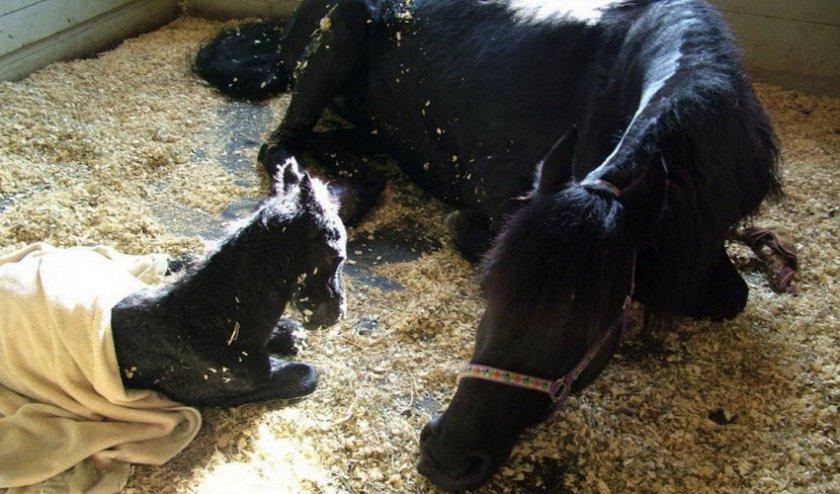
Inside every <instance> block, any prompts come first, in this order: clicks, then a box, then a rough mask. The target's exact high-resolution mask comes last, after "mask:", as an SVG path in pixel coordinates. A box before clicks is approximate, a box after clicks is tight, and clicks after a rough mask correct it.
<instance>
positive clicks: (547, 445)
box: [0, 18, 840, 493]
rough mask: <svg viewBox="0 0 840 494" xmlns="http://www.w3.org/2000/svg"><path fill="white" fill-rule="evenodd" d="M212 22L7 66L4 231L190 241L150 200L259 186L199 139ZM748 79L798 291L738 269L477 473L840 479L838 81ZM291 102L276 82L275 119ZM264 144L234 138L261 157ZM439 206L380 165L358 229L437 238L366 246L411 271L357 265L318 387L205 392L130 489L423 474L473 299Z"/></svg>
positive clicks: (340, 484)
mask: <svg viewBox="0 0 840 494" xmlns="http://www.w3.org/2000/svg"><path fill="white" fill-rule="evenodd" d="M223 25H224V24H221V23H217V22H211V21H205V20H198V19H190V18H185V19H180V20H178V21H176V22H175V23H173V24H172V25H170V26H167V27H166V28H164V29H162V30H160V31H158V32H155V33H151V34H149V35H146V36H142V37H140V38H137V39H134V40H130V41H128V42H126V43H124V44H123V45H122V46H120V47H119V48H117V49H116V50H114V51H111V52H108V53H105V54H103V55H101V56H100V57H98V58H96V59H91V60H80V61H74V62H68V63H61V64H55V65H52V66H50V67H49V68H47V69H45V70H43V71H41V72H39V73H37V74H35V75H33V76H31V77H30V78H29V79H27V80H25V81H23V82H21V83H2V84H0V165H2V166H0V238H2V243H3V244H2V246H0V247H2V249H3V250H6V249H10V248H13V247H15V246H18V245H20V244H22V243H25V242H30V241H34V240H47V241H50V242H53V243H56V244H59V245H73V244H90V243H96V242H103V243H107V244H111V245H114V246H116V247H118V248H120V249H122V250H124V251H126V252H132V253H147V252H152V251H161V250H162V251H167V252H171V253H177V252H179V251H181V250H192V251H199V250H201V249H202V248H203V244H202V242H201V240H200V239H199V238H198V237H197V236H183V235H180V234H178V233H177V232H173V231H172V229H171V228H170V226H169V225H168V224H167V223H166V221H164V220H162V219H161V217H160V215H158V214H157V212H158V211H159V210H160V208H161V207H162V206H160V205H161V204H164V205H165V206H167V207H168V208H169V209H171V210H173V211H175V213H172V214H175V215H177V214H179V213H178V211H184V209H183V208H187V209H186V210H190V209H198V210H201V211H204V212H205V213H206V214H208V215H211V217H217V215H218V213H219V211H220V210H222V209H224V208H225V205H226V204H228V203H229V202H230V201H231V200H232V199H233V198H236V197H239V196H244V195H248V194H258V193H259V192H260V185H261V182H260V180H259V179H257V180H254V177H257V176H258V175H259V174H260V173H261V170H260V169H259V168H258V167H256V166H251V167H249V168H247V169H245V170H244V171H242V170H240V171H238V172H236V173H234V172H231V171H230V170H228V169H226V168H224V167H221V166H219V164H218V163H217V162H216V161H215V160H214V159H212V158H211V157H212V156H215V155H216V154H218V153H219V152H220V151H219V148H220V147H222V146H223V145H224V142H220V138H219V137H218V135H219V133H218V130H219V129H218V124H219V122H218V116H217V115H218V111H219V109H220V108H221V107H222V106H223V105H225V104H227V100H225V98H223V97H222V96H220V95H219V94H217V93H216V92H214V91H212V90H210V89H209V88H207V87H206V86H204V85H203V84H201V82H200V81H198V79H197V78H196V77H194V76H193V75H192V74H191V73H190V70H189V67H190V60H191V57H192V55H193V54H194V53H195V51H196V50H197V48H198V47H199V45H200V44H201V42H202V41H204V40H206V39H207V38H209V37H210V36H212V35H213V34H214V33H215V32H216V31H217V30H218V29H220V28H221V27H222V26H223ZM758 92H759V95H760V97H761V99H762V100H763V101H764V103H765V104H766V105H767V107H768V109H769V111H770V113H771V115H772V117H773V119H774V120H775V122H776V125H777V130H778V132H779V135H780V137H781V140H782V144H783V147H784V155H783V157H784V164H783V173H784V178H785V181H786V192H787V194H788V197H787V199H785V200H784V201H782V202H781V203H779V204H776V205H771V206H769V207H766V208H765V210H764V211H763V213H762V215H761V216H760V217H759V219H758V220H757V224H758V225H759V226H767V227H779V226H781V227H783V228H784V229H785V230H786V231H787V232H789V233H790V234H791V235H792V237H793V238H794V239H795V240H796V242H797V244H798V245H797V246H798V249H799V254H800V259H801V261H802V265H803V266H802V272H801V274H800V283H799V287H800V296H799V297H796V298H793V297H789V296H781V295H777V294H775V293H773V292H772V291H771V290H770V289H769V288H768V286H767V283H766V281H765V279H764V277H763V275H762V273H761V272H760V271H747V272H746V273H745V274H746V277H747V280H748V282H749V284H750V288H751V295H750V302H749V305H748V306H747V310H746V311H745V313H744V314H743V315H741V316H740V317H739V318H738V319H737V320H735V321H732V322H728V323H709V322H700V323H693V322H687V323H683V324H680V325H679V326H677V327H676V328H674V329H673V330H672V331H668V332H662V333H656V334H654V335H653V339H654V343H652V344H649V345H650V347H649V349H648V351H643V352H634V351H630V345H629V344H628V345H626V346H625V348H624V350H623V353H622V355H619V356H618V357H617V358H616V360H615V361H614V363H613V364H612V365H611V366H610V367H609V368H608V370H607V371H606V372H605V373H604V374H603V375H602V376H601V378H599V380H598V381H597V382H596V383H595V384H594V385H593V386H592V387H590V388H589V389H588V390H587V391H586V392H585V393H584V394H583V395H581V396H579V397H576V398H573V399H571V400H570V401H569V403H568V404H567V405H566V406H565V407H564V408H563V410H562V411H561V412H560V413H559V414H558V415H557V416H555V417H554V418H553V419H552V420H551V421H549V422H548V423H546V424H543V425H541V426H539V427H537V428H535V429H533V430H531V431H529V432H528V433H526V434H525V435H524V437H523V438H522V440H521V441H520V443H519V444H518V446H517V447H516V448H515V450H514V453H513V457H512V459H511V461H510V462H509V463H508V465H507V466H506V467H504V468H503V469H502V471H501V472H500V474H499V475H497V476H496V477H494V479H493V480H492V481H491V483H490V484H488V485H487V486H486V487H485V488H483V489H482V492H487V493H490V492H493V493H495V492H558V491H561V490H563V489H564V488H566V489H569V490H571V491H574V492H593V493H607V492H691V491H696V492H785V491H787V492H813V493H822V492H840V473H839V472H840V466H838V458H840V443H838V441H840V438H838V429H839V428H840V419H838V417H840V414H838V413H837V412H838V410H837V407H838V403H840V386H838V376H839V375H840V372H839V371H840V369H838V362H840V352H838V348H839V347H840V342H838V339H840V331H839V330H838V329H840V309H838V307H840V289H838V281H837V280H838V279H840V278H838V268H840V264H838V259H839V258H840V257H838V254H840V248H839V247H840V246H839V245H838V242H840V240H838V239H840V220H838V217H837V213H838V207H840V204H838V200H837V197H838V195H837V194H838V193H837V190H838V186H840V158H838V156H840V100H836V99H831V98H824V97H814V96H806V95H802V94H798V93H795V92H789V91H784V90H781V89H778V88H775V87H772V86H768V85H763V84H759V85H758ZM287 103H288V96H287V95H284V96H281V97H279V98H276V99H274V100H272V101H271V102H270V103H269V108H270V109H271V110H273V111H274V117H273V120H274V123H276V122H278V121H279V119H280V118H281V117H282V112H283V111H284V109H285V105H286V104H287ZM208 129H215V130H213V131H208ZM266 130H268V127H267V128H266ZM256 145H257V143H255V144H254V147H252V148H248V149H246V150H245V151H244V152H245V153H246V155H247V156H246V157H248V158H250V159H251V160H252V161H253V159H254V157H255V156H256ZM243 184H244V185H243ZM262 185H263V186H264V183H262ZM179 208H181V209H179ZM445 211H446V210H445V208H444V207H442V206H441V205H440V204H438V203H436V202H434V201H428V200H427V199H424V196H423V195H422V194H420V193H418V191H417V190H416V189H414V188H412V187H411V186H409V185H407V184H405V183H402V182H400V183H397V184H395V185H392V186H390V187H389V188H388V192H387V193H386V195H385V198H384V199H383V204H382V206H381V207H380V208H379V209H378V210H377V211H376V212H374V213H373V214H372V215H371V216H370V217H369V218H368V219H366V221H365V223H363V224H362V225H360V226H359V228H357V229H356V230H355V231H354V232H353V233H352V234H353V235H354V236H356V237H357V238H360V237H363V236H364V237H367V236H370V237H371V238H373V236H375V235H376V234H377V230H378V229H379V228H380V227H384V226H387V225H391V224H394V223H398V222H400V221H401V220H405V219H411V220H414V221H416V222H418V223H419V224H420V225H421V226H423V227H424V228H428V229H429V232H430V234H431V235H433V236H435V237H436V238H439V239H441V240H442V242H443V245H444V246H443V248H441V249H439V250H432V251H429V252H426V253H425V254H423V255H422V256H421V257H419V258H418V259H415V260H409V261H406V262H398V263H388V262H382V263H380V264H378V265H376V266H373V267H370V272H372V273H373V274H374V275H376V276H381V277H384V278H387V279H390V280H393V281H394V282H396V283H398V284H399V285H401V286H402V287H404V289H403V290H392V289H382V288H376V287H373V286H370V285H369V284H366V283H363V282H361V281H359V280H358V279H356V278H352V279H349V280H348V287H347V289H348V294H349V317H348V319H347V320H346V321H343V322H342V323H341V324H339V325H336V326H334V327H332V328H327V329H324V330H320V331H316V332H311V333H309V335H308V337H307V339H306V343H305V345H304V346H305V347H304V349H303V350H302V354H301V358H302V359H304V360H306V361H308V362H311V363H313V364H315V365H316V366H318V367H319V369H320V371H321V374H322V378H321V384H320V387H319V389H318V391H317V392H316V393H315V394H314V395H313V396H312V397H311V398H309V399H307V400H306V401H304V402H302V403H300V404H297V405H295V406H291V407H280V406H278V405H277V404H272V403H263V404H251V405H246V406H243V407H239V408H235V409H210V410H206V411H205V419H206V426H205V428H204V430H203V431H202V433H201V434H200V435H199V437H198V438H197V439H196V441H195V442H194V443H193V444H192V445H191V446H190V448H189V449H188V450H186V451H185V452H184V453H183V454H181V455H180V456H178V457H177V458H175V459H174V460H173V461H172V462H170V463H169V464H167V465H165V466H163V467H160V468H147V467H142V468H136V469H135V473H134V475H133V477H132V480H131V481H130V484H129V487H128V489H127V491H128V492H133V493H146V492H148V493H155V492H167V493H169V492H229V491H230V489H231V488H232V487H233V486H235V487H236V488H237V489H239V488H241V489H246V488H247V489H249V490H250V491H253V492H269V491H270V492H318V493H320V492H325V493H332V492H365V493H378V492H383V493H384V492H429V491H433V488H432V487H431V486H430V485H429V484H428V483H427V482H426V481H425V480H423V479H422V478H420V477H419V476H418V475H417V474H416V472H415V470H414V465H415V462H416V460H417V447H418V437H419V433H420V429H421V428H422V426H423V424H424V423H425V422H426V421H427V420H428V419H430V418H431V417H432V416H434V415H436V414H437V413H439V411H440V410H441V409H442V408H443V407H445V406H446V404H447V403H448V400H449V399H450V398H451V395H452V393H453V392H454V389H455V374H456V371H457V370H458V369H459V367H460V366H461V365H463V364H464V363H465V362H466V361H467V360H468V359H469V356H470V353H471V351H472V345H473V340H474V336H475V328H476V326H477V322H478V319H479V317H480V315H481V310H482V307H483V305H482V301H481V298H480V294H479V291H478V288H477V286H476V285H477V284H476V282H475V273H474V268H473V267H472V266H471V265H470V264H468V263H466V262H465V261H463V260H462V259H461V258H460V257H458V255H457V254H456V253H455V252H454V251H453V249H452V248H451V244H450V243H449V242H448V240H446V239H445V235H443V229H442V224H443V217H444V215H445ZM353 252H354V251H353V249H352V248H351V249H350V253H351V257H353ZM748 255H749V254H748V253H745V252H743V251H740V252H739V257H747V256H748ZM747 264H748V263H747Z"/></svg>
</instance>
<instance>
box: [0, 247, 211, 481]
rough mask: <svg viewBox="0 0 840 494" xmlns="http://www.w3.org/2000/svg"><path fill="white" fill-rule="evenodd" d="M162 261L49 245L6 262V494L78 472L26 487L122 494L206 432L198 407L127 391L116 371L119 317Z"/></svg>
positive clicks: (1, 279) (1, 281)
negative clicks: (142, 470)
mask: <svg viewBox="0 0 840 494" xmlns="http://www.w3.org/2000/svg"><path fill="white" fill-rule="evenodd" d="M162 261H163V262H162ZM162 263H163V264H164V267H165V259H163V258H161V256H128V255H124V254H120V253H119V252H117V251H115V250H113V249H110V248H107V247H92V248H83V247H78V248H70V249H56V248H54V247H52V246H50V245H47V244H34V245H31V246H29V247H26V248H24V249H23V250H20V251H18V252H15V253H13V254H11V255H10V256H7V257H5V258H0V488H8V487H22V486H31V485H32V484H36V483H40V482H44V481H46V480H47V479H51V478H52V477H55V476H56V475H58V474H61V473H62V472H65V471H67V470H68V469H71V470H69V471H67V472H65V473H64V474H63V475H62V476H61V477H60V479H61V481H60V482H62V483H63V486H56V485H55V482H56V480H57V479H53V480H52V481H50V482H47V483H45V484H41V485H40V486H32V487H30V488H29V489H25V490H30V491H43V490H49V491H51V492H69V491H77V492H78V491H84V492H115V491H117V490H119V489H121V488H122V487H123V486H124V485H125V482H126V480H127V479H128V474H129V466H128V463H145V464H152V465H160V464H162V463H165V462H166V461H168V460H169V459H171V458H172V457H173V456H175V455H177V454H178V453H179V452H180V451H181V450H182V449H184V447H186V446H187V444H189V443H190V441H192V439H193V438H194V437H195V435H196V434H197V433H198V430H199V428H200V427H201V415H200V414H199V412H198V410H196V409H194V408H189V407H185V406H183V405H180V404H178V403H175V402H173V401H170V400H168V399H167V398H165V397H164V396H162V395H160V394H158V393H155V392H153V391H148V390H131V389H125V388H123V385H122V381H121V379H120V369H118V368H117V358H116V352H115V350H114V342H113V337H112V334H111V308H112V307H113V306H114V305H115V304H116V303H117V302H119V301H120V300H121V299H123V298H124V297H126V296H127V295H128V294H130V293H131V292H133V291H136V290H138V289H140V288H142V287H144V286H146V283H156V282H158V281H159V279H160V273H161V272H162V271H160V269H159V268H160V267H161V264H162Z"/></svg>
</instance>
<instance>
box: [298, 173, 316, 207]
mask: <svg viewBox="0 0 840 494" xmlns="http://www.w3.org/2000/svg"><path fill="white" fill-rule="evenodd" d="M314 198H315V186H314V185H313V184H312V177H311V176H309V172H303V176H302V178H301V179H300V200H301V202H310V201H312V200H313V199H314Z"/></svg>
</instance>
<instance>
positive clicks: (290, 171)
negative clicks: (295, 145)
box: [269, 156, 302, 196]
mask: <svg viewBox="0 0 840 494" xmlns="http://www.w3.org/2000/svg"><path fill="white" fill-rule="evenodd" d="M301 176H302V175H301V171H300V166H298V162H297V160H296V159H295V157H294V156H289V157H288V158H286V161H285V162H283V164H282V165H280V166H279V167H277V172H276V173H275V174H274V177H272V180H271V190H270V192H269V195H272V196H276V195H283V194H288V193H289V191H291V189H292V188H293V187H294V186H296V185H297V184H299V183H300V180H301Z"/></svg>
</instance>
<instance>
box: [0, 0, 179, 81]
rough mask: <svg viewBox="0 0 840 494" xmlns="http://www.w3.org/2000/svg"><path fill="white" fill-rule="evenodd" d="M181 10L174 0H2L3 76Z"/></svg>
mask: <svg viewBox="0 0 840 494" xmlns="http://www.w3.org/2000/svg"><path fill="white" fill-rule="evenodd" d="M178 12H179V10H178V4H177V1H176V0H0V80H15V79H19V78H21V77H23V76H25V75H26V74H29V73H30V72H32V71H34V70H37V69H38V68H40V67H43V66H44V65H47V64H48V63H51V62H54V61H56V60H65V59H68V58H75V57H80V56H87V55H91V54H94V53H97V52H99V51H101V50H103V49H106V48H108V47H110V46H113V45H115V44H117V43H119V42H120V41H121V40H123V39H125V38H127V37H130V36H134V35H136V34H139V33H142V32H145V31H149V30H152V29H154V28H156V27H158V26H160V25H162V24H164V23H166V22H168V21H169V20H172V19H174V18H175V17H176V16H177V15H178Z"/></svg>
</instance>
